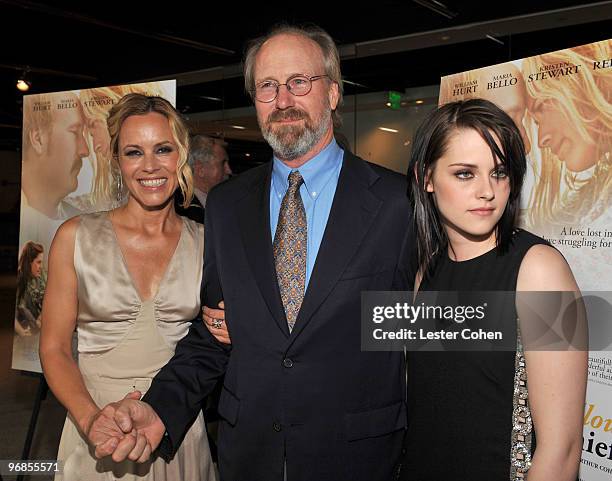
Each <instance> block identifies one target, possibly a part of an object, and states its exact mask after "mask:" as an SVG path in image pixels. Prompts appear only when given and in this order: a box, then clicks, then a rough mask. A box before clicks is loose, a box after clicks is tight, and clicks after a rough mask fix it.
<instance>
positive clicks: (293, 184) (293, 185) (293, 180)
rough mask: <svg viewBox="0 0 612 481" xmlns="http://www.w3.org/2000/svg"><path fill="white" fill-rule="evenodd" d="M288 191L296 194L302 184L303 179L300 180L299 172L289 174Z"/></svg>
mask: <svg viewBox="0 0 612 481" xmlns="http://www.w3.org/2000/svg"><path fill="white" fill-rule="evenodd" d="M288 180H289V189H288V190H289V191H291V192H297V191H298V190H299V188H300V186H301V185H302V184H303V183H304V179H303V178H302V174H300V171H299V170H294V171H293V172H291V173H290V174H289V177H288Z"/></svg>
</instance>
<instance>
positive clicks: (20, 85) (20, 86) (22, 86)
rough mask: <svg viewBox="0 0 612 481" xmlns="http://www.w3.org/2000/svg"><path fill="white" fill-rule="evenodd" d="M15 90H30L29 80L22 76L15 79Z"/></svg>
mask: <svg viewBox="0 0 612 481" xmlns="http://www.w3.org/2000/svg"><path fill="white" fill-rule="evenodd" d="M17 90H20V91H21V92H27V91H28V90H30V82H28V81H27V80H26V79H24V78H20V79H19V80H17Z"/></svg>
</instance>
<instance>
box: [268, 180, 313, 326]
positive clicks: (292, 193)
mask: <svg viewBox="0 0 612 481" xmlns="http://www.w3.org/2000/svg"><path fill="white" fill-rule="evenodd" d="M303 183H304V179H302V176H301V175H300V173H299V172H298V171H297V170H296V171H294V172H291V173H290V174H289V188H288V189H287V192H286V193H285V197H283V201H282V202H281V207H280V212H279V214H278V224H277V226H276V233H275V234H274V243H273V244H272V248H273V251H274V263H275V265H276V278H277V280H278V287H279V289H280V295H281V300H282V301H283V307H284V308H285V315H286V317H287V324H288V325H289V332H291V331H292V330H293V326H294V325H295V321H296V319H297V315H298V312H300V306H301V305H302V300H303V299H304V290H305V286H306V239H307V225H306V211H305V210H304V204H303V203H302V197H301V196H300V186H301V185H302V184H303Z"/></svg>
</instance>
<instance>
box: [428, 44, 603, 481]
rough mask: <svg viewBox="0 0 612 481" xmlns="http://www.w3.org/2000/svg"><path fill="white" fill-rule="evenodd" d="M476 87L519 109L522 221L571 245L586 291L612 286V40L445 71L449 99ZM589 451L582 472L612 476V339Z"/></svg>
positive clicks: (588, 418)
mask: <svg viewBox="0 0 612 481" xmlns="http://www.w3.org/2000/svg"><path fill="white" fill-rule="evenodd" d="M476 97H479V98H485V99H487V100H490V101H492V102H494V103H496V104H497V105H498V106H499V107H501V108H502V109H504V110H505V111H506V112H507V113H508V114H509V115H510V116H511V117H512V119H513V120H514V121H515V123H516V124H517V125H518V127H519V129H520V131H521V134H522V136H523V139H524V141H525V145H526V147H527V150H528V152H529V154H528V174H527V177H526V183H525V185H524V188H523V192H522V205H521V225H522V226H523V227H524V228H526V229H528V230H530V231H532V232H534V233H536V234H538V235H540V236H542V237H544V238H546V239H547V240H548V241H549V242H550V243H551V244H552V245H554V246H555V247H556V248H557V249H559V250H560V251H561V252H562V253H563V255H564V256H565V258H566V259H567V261H568V262H569V264H570V266H571V268H572V270H573V272H574V275H575V277H576V280H577V281H578V285H579V286H580V289H581V290H582V291H583V292H586V291H608V292H609V291H612V40H605V41H602V42H595V43H592V44H589V45H582V46H579V47H574V48H568V49H565V50H559V51H556V52H550V53H546V54H542V55H537V56H534V57H529V58H524V59H521V60H515V61H512V62H507V63H503V64H499V65H494V66H491V67H485V68H481V69H478V70H472V71H469V72H463V73H459V74H455V75H449V76H446V77H443V78H442V79H441V86H440V98H439V103H440V104H444V103H447V102H451V101H454V100H461V99H467V98H476ZM607 298H608V299H609V296H607ZM609 321H610V323H612V319H610V320H609ZM609 338H610V337H609V336H608V339H609ZM582 454H583V455H582V463H581V468H580V479H581V480H585V481H604V480H609V479H610V476H611V474H612V352H610V347H608V348H605V347H602V350H597V351H593V350H591V352H590V354H589V386H588V392H587V400H586V405H585V413H584V434H583V449H582Z"/></svg>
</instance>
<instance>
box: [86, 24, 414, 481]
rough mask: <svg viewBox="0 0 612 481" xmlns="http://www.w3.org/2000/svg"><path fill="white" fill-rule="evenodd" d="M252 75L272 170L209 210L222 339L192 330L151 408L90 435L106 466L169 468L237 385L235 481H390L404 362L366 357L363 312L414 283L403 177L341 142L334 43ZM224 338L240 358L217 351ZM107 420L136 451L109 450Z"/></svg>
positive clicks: (299, 51) (225, 194) (207, 289)
mask: <svg viewBox="0 0 612 481" xmlns="http://www.w3.org/2000/svg"><path fill="white" fill-rule="evenodd" d="M244 65H245V67H244V68H245V82H246V88H247V90H248V91H249V92H250V93H251V95H252V97H253V100H254V102H255V107H256V110H257V118H258V120H259V125H260V126H261V130H262V133H263V136H264V138H265V139H266V141H267V142H268V143H269V144H270V145H271V147H272V149H273V151H274V158H273V161H272V162H271V163H270V164H267V165H264V166H261V167H258V168H255V169H252V170H250V171H247V172H245V173H243V174H241V175H240V176H238V177H236V178H233V179H231V180H230V181H228V182H225V183H223V184H221V185H219V186H218V187H216V188H215V189H213V190H212V191H211V192H210V194H209V196H208V199H207V204H206V220H205V224H206V235H205V239H206V240H205V255H204V276H203V277H204V278H203V285H202V301H203V304H204V305H207V306H217V303H218V302H219V301H220V300H221V299H224V301H225V309H226V311H225V313H226V320H225V321H224V322H223V323H221V322H220V321H219V322H218V323H216V325H215V326H213V327H212V334H211V332H209V330H207V328H206V326H205V325H204V323H203V322H202V320H201V319H195V320H194V321H193V325H192V327H191V330H190V332H189V334H188V335H187V336H186V337H185V338H184V339H183V340H182V341H180V342H179V343H178V346H177V349H176V355H175V356H174V358H173V359H172V360H171V361H170V362H169V363H168V364H167V365H166V366H165V367H164V368H162V370H161V371H160V373H159V374H158V375H157V377H156V378H155V380H154V381H153V384H152V385H151V388H150V389H149V391H148V392H147V394H146V395H145V396H144V398H143V400H142V401H139V400H135V399H130V398H126V399H125V400H123V401H121V402H119V403H113V404H112V405H109V406H107V408H106V410H105V412H104V413H103V415H101V416H100V422H99V423H97V424H96V425H95V426H94V428H92V431H90V433H91V432H93V433H94V434H96V435H97V438H96V439H97V440H98V442H99V443H100V444H99V445H98V449H97V454H98V455H99V456H103V455H106V454H111V453H112V454H113V459H115V460H120V459H123V458H125V457H129V458H130V459H134V460H135V459H139V458H140V456H141V455H142V453H143V452H146V451H147V450H149V449H156V448H158V446H159V448H158V449H157V452H158V453H159V454H161V455H164V456H172V455H173V453H174V452H176V449H177V448H178V446H179V444H180V442H181V440H182V438H183V435H184V434H185V432H186V431H187V429H188V428H189V425H190V424H191V422H192V421H193V420H194V419H195V417H196V416H197V413H198V411H199V409H200V406H201V404H202V400H203V398H205V397H206V396H207V395H208V394H209V393H210V392H211V391H212V389H213V388H214V385H215V383H216V381H217V379H218V378H219V377H220V376H222V375H223V374H225V378H224V383H223V389H222V393H221V398H220V401H219V407H218V411H219V414H220V416H221V418H222V421H221V423H220V427H219V442H218V448H219V471H220V475H221V479H222V480H223V481H247V480H248V481H282V480H283V479H285V480H289V481H302V480H304V481H313V480H316V481H327V480H329V481H342V480H347V481H348V480H351V481H378V480H380V481H383V480H385V481H386V480H389V479H391V478H392V475H393V473H394V472H396V470H397V462H398V459H399V457H400V451H401V440H402V437H403V433H404V429H405V428H406V406H405V402H404V400H405V371H404V365H403V354H402V353H399V352H362V351H361V338H360V336H361V327H360V318H361V316H360V303H361V301H360V299H361V292H362V291H367V290H390V289H392V288H393V287H394V286H395V285H396V284H395V282H397V279H398V278H410V276H411V275H412V274H410V273H408V272H407V269H408V265H409V262H408V259H406V258H405V257H404V256H405V255H406V254H405V253H406V252H407V248H408V247H409V246H410V244H411V243H412V239H413V236H412V233H411V232H410V230H409V228H408V226H409V224H410V209H409V204H408V199H407V197H406V195H405V191H406V181H405V178H404V177H403V176H401V175H399V174H396V173H393V172H391V171H388V170H386V169H384V168H382V167H379V166H376V165H372V164H369V163H367V162H365V161H364V160H362V159H360V158H358V157H355V156H354V155H352V154H350V153H348V152H345V151H343V150H342V149H341V148H340V147H338V145H337V144H336V142H335V140H334V135H333V131H334V121H337V119H338V114H337V111H336V110H337V108H338V105H339V104H340V102H341V99H342V80H341V76H340V60H339V55H338V51H337V48H336V46H335V44H334V42H333V40H332V39H331V37H330V36H329V35H328V34H327V33H325V32H323V31H322V30H320V29H318V28H296V27H290V26H283V27H280V28H277V29H275V30H273V31H272V32H271V33H269V34H268V35H266V36H265V37H263V38H260V39H258V40H256V41H254V42H253V43H252V44H251V46H250V48H249V49H248V51H247V54H246V58H245V63H244ZM401 287H406V286H401ZM225 324H226V325H225ZM225 327H226V328H227V331H228V333H229V337H231V343H232V344H231V348H230V347H228V345H227V344H225V343H222V342H219V341H218V340H216V339H215V337H214V335H217V334H219V333H220V331H222V330H223V329H224V328H225ZM109 420H114V421H115V422H117V424H118V425H119V427H121V429H122V430H123V431H124V432H125V433H129V432H130V430H132V428H135V429H136V430H137V432H138V433H139V434H138V438H134V437H133V436H129V435H128V436H126V437H125V438H124V439H122V440H121V441H120V442H119V443H116V442H115V443H114V445H113V442H112V441H109V442H108V443H103V442H102V441H103V437H101V434H103V432H104V426H105V424H104V422H107V421H109ZM140 436H144V437H145V438H146V439H143V438H141V437H140ZM90 437H91V436H90ZM160 443H161V444H160ZM115 445H116V448H115Z"/></svg>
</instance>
